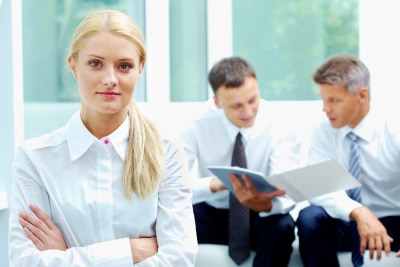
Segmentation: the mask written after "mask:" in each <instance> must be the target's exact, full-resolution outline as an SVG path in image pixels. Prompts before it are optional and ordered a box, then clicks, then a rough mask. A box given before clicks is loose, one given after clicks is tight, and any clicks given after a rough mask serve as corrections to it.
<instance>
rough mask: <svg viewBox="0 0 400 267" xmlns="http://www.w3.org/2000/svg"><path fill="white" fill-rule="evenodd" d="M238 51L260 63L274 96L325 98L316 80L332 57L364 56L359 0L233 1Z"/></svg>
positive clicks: (267, 92) (263, 87)
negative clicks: (321, 66) (316, 72)
mask: <svg viewBox="0 0 400 267" xmlns="http://www.w3.org/2000/svg"><path fill="white" fill-rule="evenodd" d="M232 10H233V51H234V52H233V54H234V55H237V56H242V57H244V58H246V59H247V60H249V61H250V62H251V63H252V64H253V65H254V67H255V69H256V72H257V76H258V80H259V86H260V91H261V95H262V97H263V98H265V99H268V100H314V99H319V97H318V92H317V88H316V86H315V85H314V84H313V82H312V80H311V75H312V72H313V71H314V69H315V68H316V67H317V66H318V65H319V64H321V63H322V61H323V60H324V59H325V58H326V57H327V56H329V55H331V54H333V53H338V52H348V53H351V54H353V55H356V56H358V43H359V41H358V37H359V36H358V0H348V1H343V0H281V1H265V0H252V1H232Z"/></svg>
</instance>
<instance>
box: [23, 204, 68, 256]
mask: <svg viewBox="0 0 400 267" xmlns="http://www.w3.org/2000/svg"><path fill="white" fill-rule="evenodd" d="M29 208H30V209H31V211H32V212H33V214H34V215H32V214H30V213H28V212H25V211H21V212H20V213H19V223H20V224H21V226H22V227H23V229H24V231H25V234H26V236H27V237H28V238H29V239H30V240H31V241H32V242H33V244H34V245H35V246H36V247H37V248H38V249H39V250H40V251H43V250H47V249H59V250H66V249H67V245H66V244H65V241H64V237H63V236H62V233H61V231H60V230H59V229H58V228H57V226H56V225H55V224H54V223H53V221H52V220H51V219H50V217H49V216H48V215H47V214H46V213H44V212H43V211H42V210H40V209H39V208H38V207H37V206H36V205H34V204H30V205H29ZM35 215H36V216H35Z"/></svg>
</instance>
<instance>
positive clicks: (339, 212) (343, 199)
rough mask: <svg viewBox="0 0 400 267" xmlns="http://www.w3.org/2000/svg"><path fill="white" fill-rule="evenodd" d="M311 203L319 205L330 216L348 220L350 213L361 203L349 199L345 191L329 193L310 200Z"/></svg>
mask: <svg viewBox="0 0 400 267" xmlns="http://www.w3.org/2000/svg"><path fill="white" fill-rule="evenodd" d="M310 203H311V204H313V205H317V206H321V207H323V208H324V209H325V211H326V212H327V213H328V214H329V216H331V217H332V218H336V219H341V220H344V221H350V213H351V212H352V211H353V210H354V209H356V208H358V207H361V206H362V204H360V203H358V202H357V201H354V200H353V199H351V198H350V197H349V196H348V195H347V193H346V191H338V192H333V193H329V194H326V195H323V196H320V197H316V198H313V199H311V200H310Z"/></svg>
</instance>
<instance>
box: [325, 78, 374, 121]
mask: <svg viewBox="0 0 400 267" xmlns="http://www.w3.org/2000/svg"><path fill="white" fill-rule="evenodd" d="M319 95H320V96H321V99H322V103H323V111H324V112H325V113H326V116H327V117H328V119H329V122H330V123H331V126H332V127H333V128H341V127H343V126H345V125H348V126H349V127H351V128H354V127H355V126H357V124H358V123H359V122H360V121H361V120H362V118H363V117H364V115H365V113H364V109H363V104H364V101H368V90H367V89H366V88H360V89H359V90H358V91H357V93H356V94H351V93H349V92H348V91H347V90H346V89H345V88H344V87H343V86H338V85H332V84H321V85H319Z"/></svg>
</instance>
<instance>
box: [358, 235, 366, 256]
mask: <svg viewBox="0 0 400 267" xmlns="http://www.w3.org/2000/svg"><path fill="white" fill-rule="evenodd" d="M366 249H367V239H366V238H365V237H361V241H360V253H361V255H364V253H365V250H366Z"/></svg>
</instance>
